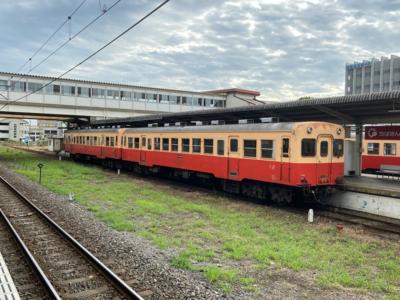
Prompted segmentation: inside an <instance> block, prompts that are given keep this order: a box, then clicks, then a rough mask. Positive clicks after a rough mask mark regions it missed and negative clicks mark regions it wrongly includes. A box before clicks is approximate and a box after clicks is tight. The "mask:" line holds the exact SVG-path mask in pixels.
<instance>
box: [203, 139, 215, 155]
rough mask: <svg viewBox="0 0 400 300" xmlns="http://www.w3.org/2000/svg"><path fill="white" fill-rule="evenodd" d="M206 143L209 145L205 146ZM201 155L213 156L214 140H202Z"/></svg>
mask: <svg viewBox="0 0 400 300" xmlns="http://www.w3.org/2000/svg"><path fill="white" fill-rule="evenodd" d="M207 142H208V143H210V142H211V144H209V145H207ZM203 153H204V154H211V155H213V154H214V139H204V142H203Z"/></svg>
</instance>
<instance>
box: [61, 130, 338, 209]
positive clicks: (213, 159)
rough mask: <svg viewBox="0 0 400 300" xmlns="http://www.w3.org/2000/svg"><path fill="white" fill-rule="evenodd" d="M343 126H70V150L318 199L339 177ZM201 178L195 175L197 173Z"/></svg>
mask: <svg viewBox="0 0 400 300" xmlns="http://www.w3.org/2000/svg"><path fill="white" fill-rule="evenodd" d="M343 140H344V130H343V128H342V126H339V125H336V124H331V123H326V122H299V123H270V124H269V123H268V124H266V123H262V124H240V125H239V124H238V125H210V126H188V127H149V128H120V129H87V130H70V131H67V132H66V133H65V140H64V144H65V150H66V152H69V153H70V155H71V157H74V158H84V159H86V160H98V161H99V160H100V161H101V162H102V163H103V164H104V165H106V166H110V167H117V168H130V169H133V170H138V171H140V172H152V173H159V172H168V174H170V175H172V176H176V177H181V178H203V179H204V178H208V179H215V180H217V181H218V182H219V183H221V186H222V188H223V189H224V190H225V191H227V192H231V193H241V194H243V195H245V196H251V197H256V198H262V199H270V200H272V201H275V202H278V203H281V204H284V203H290V202H291V201H292V200H293V198H294V197H293V195H294V194H295V193H296V192H302V193H304V194H307V195H311V197H312V198H313V199H317V200H319V199H321V200H322V199H323V198H324V196H326V194H327V193H328V192H329V191H330V190H331V189H332V187H333V186H334V185H335V183H336V181H337V180H338V179H339V178H341V177H342V176H343V172H344V158H343ZM199 180H200V179H199Z"/></svg>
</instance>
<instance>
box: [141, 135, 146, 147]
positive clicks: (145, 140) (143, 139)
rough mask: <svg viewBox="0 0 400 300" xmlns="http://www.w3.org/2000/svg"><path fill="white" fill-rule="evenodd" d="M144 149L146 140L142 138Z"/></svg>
mask: <svg viewBox="0 0 400 300" xmlns="http://www.w3.org/2000/svg"><path fill="white" fill-rule="evenodd" d="M142 147H146V138H145V137H142Z"/></svg>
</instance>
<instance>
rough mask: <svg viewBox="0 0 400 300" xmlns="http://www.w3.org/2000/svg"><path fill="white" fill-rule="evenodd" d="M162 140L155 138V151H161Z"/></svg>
mask: <svg viewBox="0 0 400 300" xmlns="http://www.w3.org/2000/svg"><path fill="white" fill-rule="evenodd" d="M160 140H161V139H160V138H154V150H160V148H161V145H160V143H161V142H160Z"/></svg>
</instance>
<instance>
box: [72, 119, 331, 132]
mask: <svg viewBox="0 0 400 300" xmlns="http://www.w3.org/2000/svg"><path fill="white" fill-rule="evenodd" d="M316 123H318V124H331V123H327V122H283V123H256V124H229V125H201V126H171V127H140V128H103V129H82V130H72V131H68V132H79V133H93V132H118V131H119V130H125V132H126V133H129V132H132V133H133V132H221V131H222V132H223V131H236V132H253V131H284V132H290V131H292V130H293V129H295V127H296V126H298V125H301V124H310V125H311V124H316Z"/></svg>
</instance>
